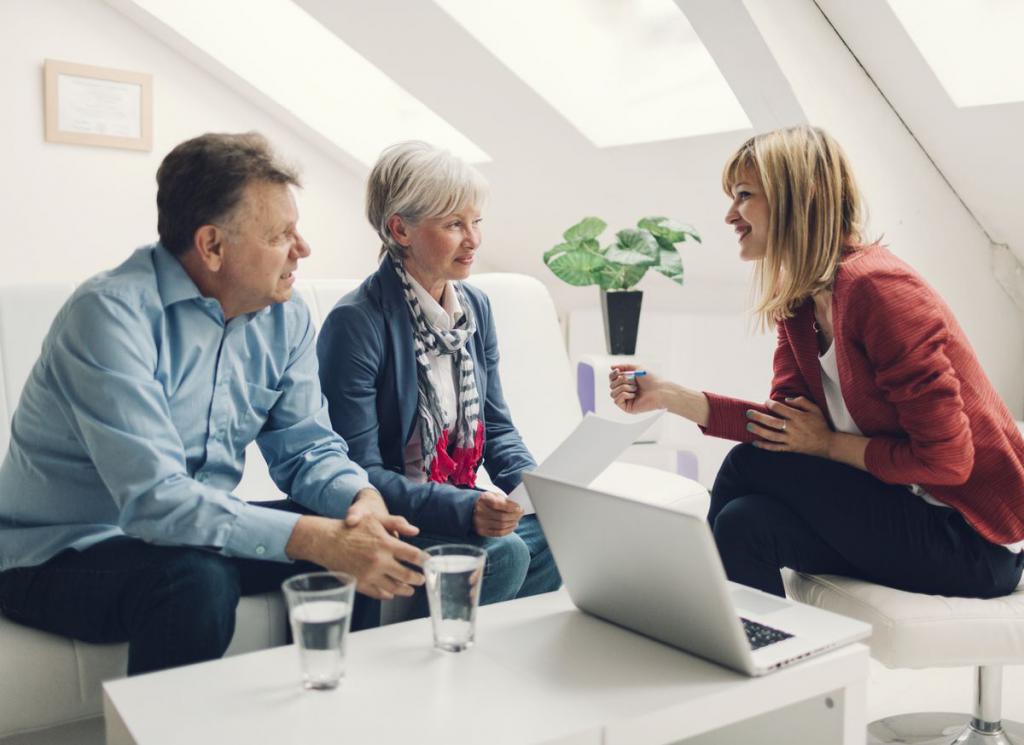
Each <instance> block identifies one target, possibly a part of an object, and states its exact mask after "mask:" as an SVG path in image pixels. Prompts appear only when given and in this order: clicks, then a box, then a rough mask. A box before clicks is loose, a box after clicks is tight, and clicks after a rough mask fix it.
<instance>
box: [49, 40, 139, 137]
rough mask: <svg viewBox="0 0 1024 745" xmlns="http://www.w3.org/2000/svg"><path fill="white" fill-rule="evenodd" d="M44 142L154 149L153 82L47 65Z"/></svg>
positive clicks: (134, 75)
mask: <svg viewBox="0 0 1024 745" xmlns="http://www.w3.org/2000/svg"><path fill="white" fill-rule="evenodd" d="M44 71H45V78H46V82H45V93H46V140H47V142H67V143H71V144H75V145H101V146H104V147H120V148H128V149H129V150H152V149H153V76H152V75H148V74H146V73H141V72H128V71H127V70H114V69H111V68H109V67H94V66H92V65H79V64H75V63H73V62H61V61H59V60H50V59H48V60H46V62H45V64H44Z"/></svg>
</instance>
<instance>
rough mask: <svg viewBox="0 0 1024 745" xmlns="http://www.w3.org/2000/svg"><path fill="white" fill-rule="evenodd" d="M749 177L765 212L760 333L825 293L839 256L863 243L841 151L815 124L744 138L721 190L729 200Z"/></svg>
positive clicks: (758, 273)
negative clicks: (760, 193)
mask: <svg viewBox="0 0 1024 745" xmlns="http://www.w3.org/2000/svg"><path fill="white" fill-rule="evenodd" d="M751 174H753V175H754V176H755V177H756V178H757V179H758V182H759V183H760V186H761V188H762V189H763V190H764V195H765V198H766V199H767V201H768V210H769V220H768V241H767V250H766V252H765V255H764V258H762V259H760V260H758V261H757V263H756V266H755V268H754V292H755V294H756V300H755V304H754V315H755V317H756V319H757V321H758V323H759V325H760V326H761V327H762V328H767V327H770V326H771V325H774V324H775V323H778V322H779V321H782V320H783V319H786V318H791V317H792V316H793V315H794V313H795V312H796V309H797V308H798V307H799V306H800V304H801V303H803V302H804V301H805V300H806V299H807V298H809V297H810V296H811V295H813V294H815V293H816V292H819V291H821V290H825V289H829V288H831V286H832V282H833V281H834V280H835V276H836V271H837V269H838V268H839V262H840V260H841V259H842V256H843V253H844V252H845V251H847V250H850V249H852V248H854V247H856V246H857V245H859V244H860V243H861V242H862V241H863V236H862V219H863V206H862V201H861V195H860V190H859V189H858V188H857V183H856V181H855V180H854V177H853V170H852V169H851V168H850V162H849V160H848V159H847V157H846V154H845V153H844V152H843V150H842V148H841V147H839V143H838V142H836V141H835V140H834V139H833V138H832V137H831V136H830V135H829V134H828V133H826V132H825V131H824V130H822V129H819V128H818V127H808V126H801V127H792V128H789V129H777V130H775V131H773V132H767V133H765V134H761V135H757V136H756V137H752V138H750V139H749V140H747V141H746V142H745V143H743V145H742V146H740V148H739V150H737V151H736V152H735V153H734V154H733V156H732V157H731V158H730V159H729V161H728V162H727V163H726V165H725V169H724V170H723V172H722V188H723V189H725V193H726V194H727V195H729V196H730V197H732V196H733V194H732V188H733V186H734V185H736V184H737V183H740V182H741V181H743V180H744V179H749V178H750V177H751Z"/></svg>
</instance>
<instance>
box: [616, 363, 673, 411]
mask: <svg viewBox="0 0 1024 745" xmlns="http://www.w3.org/2000/svg"><path fill="white" fill-rule="evenodd" d="M638 369H639V368H638V367H637V366H636V365H612V369H611V372H610V373H608V387H609V391H608V393H609V395H610V396H611V397H612V401H614V402H615V405H616V406H618V407H619V408H620V409H622V410H623V411H625V412H626V413H627V414H640V413H643V412H645V411H654V410H655V409H667V408H668V402H667V396H666V394H667V386H666V384H665V382H664V381H662V380H661V379H660V378H658V377H657V376H655V375H651V373H650V372H645V373H644V375H643V376H641V377H636V378H634V377H632V376H629V375H626V374H625V373H628V372H635V371H636V370H638Z"/></svg>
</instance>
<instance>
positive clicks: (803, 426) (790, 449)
mask: <svg viewBox="0 0 1024 745" xmlns="http://www.w3.org/2000/svg"><path fill="white" fill-rule="evenodd" d="M765 406H767V407H768V410H769V411H771V412H772V414H771V415H769V414H763V413H761V412H759V411H755V410H753V409H750V410H748V411H747V419H748V420H750V421H748V422H747V429H748V430H749V431H750V432H753V433H754V434H755V435H757V436H758V437H760V438H761V439H760V440H755V441H754V443H753V444H754V446H755V447H759V448H761V449H763V450H772V451H774V452H785V453H803V454H804V455H816V456H818V457H819V458H827V457H829V456H828V454H829V444H830V442H831V440H832V437H833V435H834V434H835V433H834V432H833V431H832V430H831V429H830V428H829V426H828V422H827V421H826V420H825V415H824V414H822V413H821V409H819V408H818V407H817V406H816V405H815V404H814V402H813V401H811V400H810V399H807V398H804V397H803V396H798V397H796V398H787V399H785V403H780V402H779V401H767V402H765ZM773 415H774V416H773Z"/></svg>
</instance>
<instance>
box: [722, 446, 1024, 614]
mask: <svg viewBox="0 0 1024 745" xmlns="http://www.w3.org/2000/svg"><path fill="white" fill-rule="evenodd" d="M708 522H709V523H710V524H711V528H712V531H713V532H714V535H715V542H716V543H717V545H718V551H719V554H720V555H721V557H722V563H723V564H724V566H725V572H726V575H727V576H728V577H729V579H731V580H733V581H734V582H739V583H741V584H745V585H748V586H750V587H756V588H758V589H760V590H764V591H765V592H770V593H773V594H775V595H784V594H785V591H784V589H783V585H782V577H781V574H780V572H779V570H780V568H781V567H789V568H791V569H795V570H797V571H800V572H808V573H811V574H839V575H843V576H846V577H854V578H857V579H864V580H867V581H869V582H874V583H876V584H881V585H886V586H889V587H895V588H897V589H900V590H906V591H908V592H919V593H926V594H932V595H947V596H960V597H980V598H990V597H998V596H1001V595H1006V594H1008V593H1010V592H1013V590H1014V588H1015V587H1016V586H1017V584H1018V583H1019V582H1020V578H1021V572H1022V570H1024V554H1019V553H1012V552H1010V551H1009V550H1007V549H1006V548H1004V547H1003V546H999V545H996V544H993V543H989V542H988V541H986V540H985V539H984V538H982V537H981V536H980V535H978V533H977V532H976V531H975V530H974V529H973V528H972V527H971V526H970V525H968V523H967V522H966V521H965V520H964V519H963V517H961V516H960V513H959V512H957V511H956V510H954V509H950V508H948V507H940V506H936V505H931V504H928V503H927V502H925V501H924V500H923V499H921V498H920V497H919V496H916V495H915V494H912V493H911V492H910V490H909V489H907V487H905V486H901V485H898V484H897V485H893V484H885V483H883V482H881V481H879V480H878V479H876V478H875V477H874V476H872V475H871V474H869V473H867V472H865V471H861V470H859V469H856V468H852V467H850V466H846V465H844V464H842V463H837V462H835V461H831V460H827V459H824V458H816V457H814V456H810V455H800V454H797V453H773V452H770V451H767V450H760V449H758V448H755V447H754V446H753V445H738V446H737V447H735V448H733V449H732V451H731V452H730V453H729V455H728V456H727V457H726V459H725V462H724V463H723V464H722V468H721V470H720V471H719V472H718V476H717V478H716V479H715V485H714V487H713V488H712V492H711V509H710V511H709V512H708Z"/></svg>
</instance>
